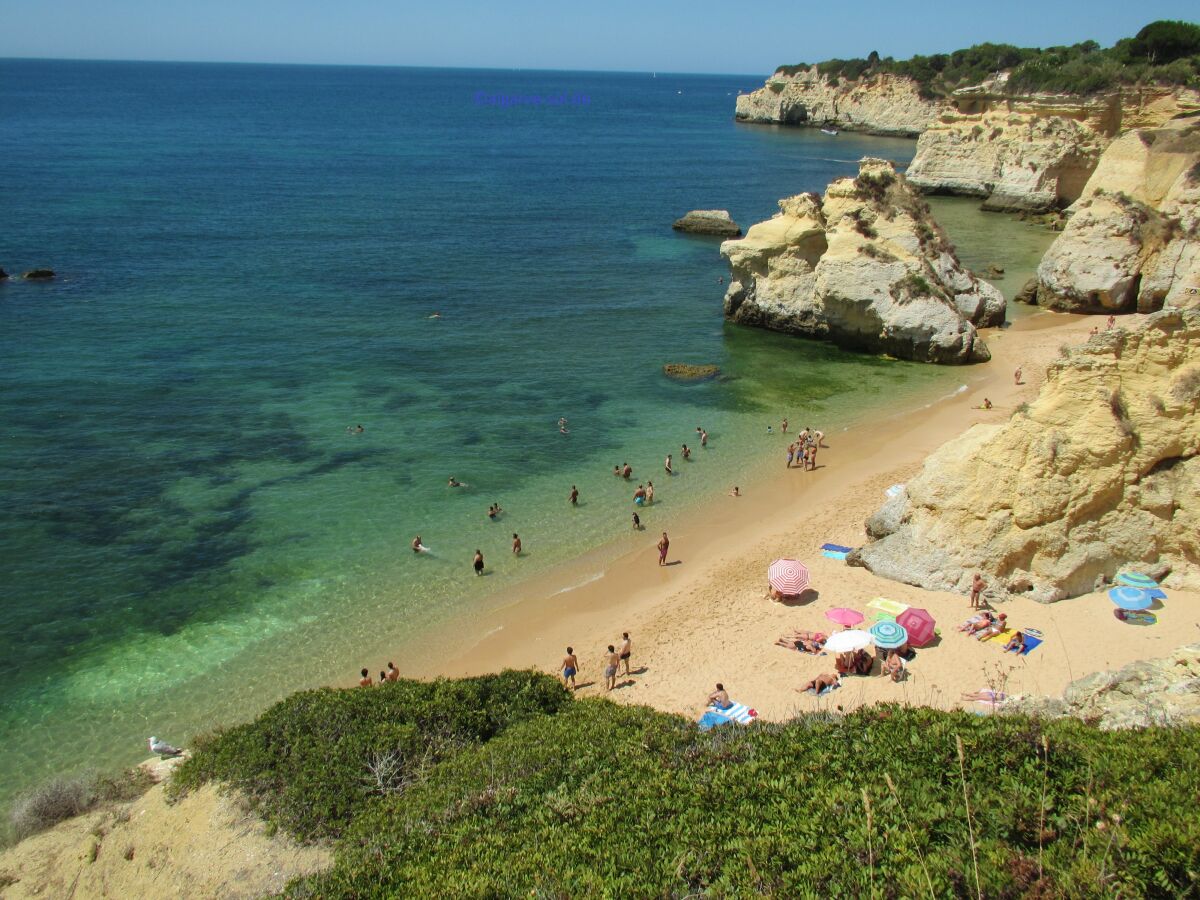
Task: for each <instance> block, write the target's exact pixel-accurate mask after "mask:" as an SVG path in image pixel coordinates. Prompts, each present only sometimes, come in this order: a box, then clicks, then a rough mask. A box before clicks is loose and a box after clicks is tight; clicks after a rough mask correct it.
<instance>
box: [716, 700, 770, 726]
mask: <svg viewBox="0 0 1200 900" xmlns="http://www.w3.org/2000/svg"><path fill="white" fill-rule="evenodd" d="M705 712H710V713H713V714H714V715H718V716H720V717H721V718H723V719H728V720H729V721H730V722H737V723H738V724H739V725H749V724H750V723H751V722H753V721H754V719H755V718H756V717H757V716H758V713H757V712H756V711H755V710H753V709H751V708H750V707H748V706H747V705H746V704H745V703H735V704H733V706H731V707H729V709H718V708H717V707H715V706H710V707H709V708H708V709H707V710H705Z"/></svg>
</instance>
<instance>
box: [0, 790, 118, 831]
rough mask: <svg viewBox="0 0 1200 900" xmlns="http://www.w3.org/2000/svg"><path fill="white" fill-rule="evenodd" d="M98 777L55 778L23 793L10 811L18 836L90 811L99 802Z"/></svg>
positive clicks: (13, 826)
mask: <svg viewBox="0 0 1200 900" xmlns="http://www.w3.org/2000/svg"><path fill="white" fill-rule="evenodd" d="M94 786H95V779H94V778H92V777H90V776H86V775H75V776H60V777H58V778H52V779H50V780H49V781H46V782H44V783H43V784H40V785H38V786H37V787H35V788H33V789H32V790H30V791H27V792H26V793H24V794H22V795H21V796H19V797H18V798H17V800H16V802H15V803H14V804H13V807H12V810H11V811H10V812H9V823H10V824H11V826H12V830H13V833H14V834H15V835H16V837H17V838H18V839H20V838H26V837H29V835H31V834H36V833H37V832H39V831H44V830H45V829H47V828H49V827H51V826H52V825H57V824H58V823H59V822H62V821H64V820H65V819H70V818H72V817H73V816H77V815H79V814H80V813H84V812H87V811H88V810H89V809H90V808H91V807H92V805H93V804H94V803H95V802H96V799H97V798H96V792H95V789H94Z"/></svg>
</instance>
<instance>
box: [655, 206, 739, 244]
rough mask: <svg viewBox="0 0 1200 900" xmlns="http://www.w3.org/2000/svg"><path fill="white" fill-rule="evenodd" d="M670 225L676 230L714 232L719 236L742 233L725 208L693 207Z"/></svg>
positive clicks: (733, 235)
mask: <svg viewBox="0 0 1200 900" xmlns="http://www.w3.org/2000/svg"><path fill="white" fill-rule="evenodd" d="M671 227H672V228H674V229H675V230H676V231H686V232H689V233H691V234H715V235H719V236H720V237H736V236H737V235H739V234H741V233H742V229H741V228H739V227H738V224H737V222H735V221H733V218H732V217H731V216H730V215H729V211H728V210H725V209H693V210H692V211H691V212H690V213H687V214H686V215H685V216H683V218H680V219H676V220H675V224H674V225H672V226H671Z"/></svg>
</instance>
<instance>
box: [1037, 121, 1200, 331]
mask: <svg viewBox="0 0 1200 900" xmlns="http://www.w3.org/2000/svg"><path fill="white" fill-rule="evenodd" d="M1071 212H1072V215H1071V218H1070V220H1069V221H1068V223H1067V227H1066V229H1065V230H1064V231H1063V233H1062V234H1061V235H1060V236H1059V237H1058V239H1057V240H1055V242H1054V244H1053V245H1051V247H1050V250H1049V251H1048V252H1047V253H1046V255H1045V257H1044V258H1043V259H1042V263H1041V265H1040V266H1038V289H1037V295H1036V299H1037V302H1038V303H1039V304H1040V305H1042V306H1045V307H1048V308H1051V309H1058V310H1066V311H1070V312H1094V313H1112V312H1132V311H1135V310H1136V311H1138V312H1150V311H1153V310H1156V309H1161V308H1162V307H1163V305H1164V303H1165V304H1167V305H1173V306H1192V305H1196V304H1197V303H1198V302H1200V116H1191V117H1187V118H1183V119H1178V120H1175V121H1172V122H1169V123H1168V124H1167V125H1165V126H1163V127H1161V128H1138V129H1135V130H1133V131H1130V132H1129V133H1127V134H1125V135H1123V136H1122V137H1120V138H1118V139H1117V140H1115V141H1113V143H1112V144H1111V145H1109V147H1108V149H1107V150H1105V152H1104V155H1103V156H1102V157H1101V159H1100V163H1099V165H1098V166H1097V168H1096V171H1095V173H1094V174H1093V175H1092V177H1091V178H1090V179H1089V181H1088V183H1087V185H1086V186H1085V188H1084V191H1083V196H1082V197H1081V198H1080V200H1079V201H1078V202H1077V203H1076V204H1075V205H1074V207H1073V208H1072V210H1071Z"/></svg>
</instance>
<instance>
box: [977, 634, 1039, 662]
mask: <svg viewBox="0 0 1200 900" xmlns="http://www.w3.org/2000/svg"><path fill="white" fill-rule="evenodd" d="M1018 631H1023V632H1024V633H1025V649H1024V650H1022V651H1021V652H1020V653H1019V654H1018V655H1019V656H1028V655H1029V654H1030V653H1031V652H1032V651H1034V650H1036V649H1037V648H1038V647H1040V646H1041V644H1042V642H1043V641H1045V640H1046V637H1045V635H1043V634H1042V633H1041V632H1040V631H1038V630H1037V629H1036V628H1005V629H1004V630H1003V631H1002V632H1000V633H999V634H993V635H992V636H991V637H986V638H984V639H983V640H982V641H980V642H979V643H981V644H989V643H990V644H995V645H997V646H999V647H1000V649H1001V650H1003V649H1004V645H1005V644H1007V643H1008V642H1009V641H1010V640H1012V636H1013V635H1014V634H1016V633H1017V632H1018Z"/></svg>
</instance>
